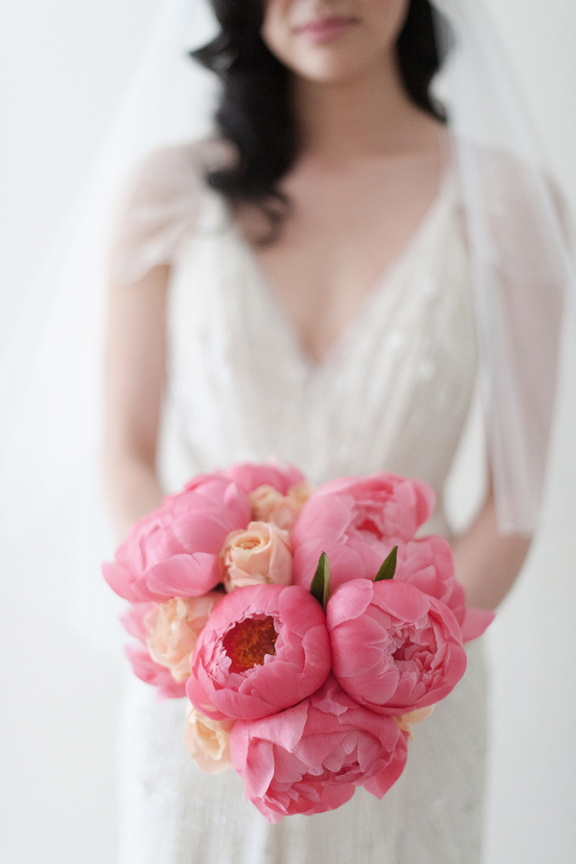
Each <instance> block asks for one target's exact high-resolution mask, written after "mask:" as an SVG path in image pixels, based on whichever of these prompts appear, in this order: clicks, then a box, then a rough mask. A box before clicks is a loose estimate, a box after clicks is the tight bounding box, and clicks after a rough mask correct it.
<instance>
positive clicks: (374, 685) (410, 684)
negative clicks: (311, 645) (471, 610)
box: [326, 579, 466, 714]
mask: <svg viewBox="0 0 576 864" xmlns="http://www.w3.org/2000/svg"><path fill="white" fill-rule="evenodd" d="M326 621H327V625H328V630H329V633H330V645H331V648H332V671H333V673H334V675H335V677H336V678H337V679H338V681H339V683H340V684H341V686H342V687H343V689H344V690H345V691H346V692H347V693H348V694H349V695H350V696H351V697H352V698H353V699H355V700H356V701H357V702H358V703H359V704H361V705H365V706H366V707H367V708H370V709H371V710H372V711H376V712H378V713H382V714H405V713H407V712H409V711H414V710H416V709H417V708H423V707H425V706H427V705H432V704H433V703H434V702H438V701H439V700H440V699H443V698H444V697H445V696H447V695H448V693H450V691H451V690H453V688H454V687H455V686H456V684H457V683H458V681H459V680H460V679H461V678H462V676H463V675H464V672H465V670H466V652H465V651H464V648H463V646H462V636H461V631H460V627H459V625H458V622H457V621H456V618H455V617H454V615H453V614H452V612H451V611H450V610H449V609H448V607H447V606H446V605H445V604H444V603H441V602H440V601H438V600H436V598H434V597H430V596H429V595H428V594H425V593H424V592H422V591H420V590H419V589H418V588H415V587H414V586H412V585H410V584H408V583H406V582H399V581H397V580H396V579H391V580H385V581H381V582H371V581H369V580H368V579H354V580H352V581H350V582H347V583H346V584H344V585H342V586H341V587H340V588H339V589H338V590H337V591H336V592H335V593H334V594H333V595H332V597H331V598H330V600H329V601H328V607H327V611H326Z"/></svg>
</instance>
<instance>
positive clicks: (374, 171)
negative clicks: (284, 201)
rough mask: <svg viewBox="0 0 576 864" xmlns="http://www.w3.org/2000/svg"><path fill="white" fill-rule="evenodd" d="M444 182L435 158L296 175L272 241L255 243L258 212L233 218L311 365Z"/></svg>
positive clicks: (260, 230) (422, 219)
mask: <svg viewBox="0 0 576 864" xmlns="http://www.w3.org/2000/svg"><path fill="white" fill-rule="evenodd" d="M445 179H446V178H445V167H444V166H443V165H442V164H441V163H439V162H438V160H437V159H436V160H433V159H420V160H416V161H414V160H398V161H390V160H388V161H387V162H386V163H384V164H378V165H369V164H368V165H363V166H361V167H360V168H359V169H357V170H356V171H354V172H351V173H339V172H329V173H327V172H326V171H324V172H318V171H316V172H310V171H302V172H301V173H298V174H296V175H294V176H291V177H289V178H288V180H287V182H286V184H285V188H284V189H283V191H284V192H285V193H286V194H287V195H288V197H289V200H290V204H291V209H290V211H289V214H288V216H287V218H286V219H285V221H284V223H283V225H282V230H281V233H280V235H279V237H278V238H277V239H275V241H274V242H272V243H259V242H258V241H259V239H260V238H261V237H263V236H265V235H266V232H267V230H268V225H267V223H266V222H265V220H263V218H262V214H261V213H260V212H259V211H257V210H255V209H254V208H252V209H250V208H247V207H244V208H242V209H239V210H238V211H237V212H236V214H235V218H236V222H237V225H238V229H239V231H240V233H241V235H242V237H243V239H244V241H245V242H246V244H247V245H248V247H249V248H250V251H251V254H252V258H253V260H254V263H255V264H256V266H257V268H258V270H259V271H260V275H261V277H262V281H264V282H265V283H266V284H267V285H268V286H269V288H270V290H271V291H272V292H273V293H274V295H275V298H276V300H277V302H278V303H279V304H280V305H281V306H282V308H283V310H284V311H285V314H286V316H287V317H288V318H289V319H290V321H291V322H292V325H293V327H294V329H295V330H296V332H297V333H298V334H299V339H300V342H301V345H302V348H303V350H305V351H306V352H307V353H308V355H309V356H310V357H311V358H312V359H313V360H314V361H316V362H321V361H322V359H323V357H325V356H326V355H327V353H328V352H329V350H330V347H331V346H332V345H334V344H336V343H337V342H338V340H339V339H340V337H341V336H342V333H343V332H344V330H345V329H346V327H347V326H348V324H349V322H350V321H351V320H353V319H354V318H355V317H356V315H357V314H358V311H359V310H360V309H361V308H362V306H363V304H364V303H365V302H366V300H367V298H368V297H369V296H370V295H371V294H372V293H373V292H375V291H376V290H378V288H379V286H380V285H381V284H382V282H383V281H384V280H385V278H386V276H387V275H388V273H389V272H390V271H391V270H392V269H393V268H394V266H395V265H396V264H397V263H398V261H399V260H401V258H402V257H403V256H404V255H405V254H407V253H408V252H409V251H410V250H411V247H412V244H413V243H414V242H415V241H416V239H417V238H418V237H419V234H420V232H421V231H422V230H423V228H424V227H425V225H426V223H427V221H428V217H429V216H430V215H431V214H432V213H433V211H434V210H435V206H436V204H437V202H438V199H439V197H441V195H442V191H443V185H444V181H445Z"/></svg>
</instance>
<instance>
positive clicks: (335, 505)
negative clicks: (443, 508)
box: [292, 472, 434, 587]
mask: <svg viewBox="0 0 576 864" xmlns="http://www.w3.org/2000/svg"><path fill="white" fill-rule="evenodd" d="M433 505H434V493H433V492H432V490H431V489H430V488H429V487H428V486H427V485H426V484H425V483H422V482H420V481H419V480H410V479H406V478H404V477H399V476H397V475H395V474H389V473H386V472H382V473H379V474H373V475H371V476H369V477H342V478H338V479H337V480H332V481H330V482H329V483H325V484H324V485H323V486H320V487H319V488H318V489H316V491H315V492H313V493H312V495H311V496H310V498H309V499H308V501H307V502H306V504H305V505H304V507H303V508H302V512H301V514H300V517H299V519H298V521H297V523H296V525H295V527H294V531H293V533H292V545H293V548H294V581H295V582H296V583H297V584H299V585H303V586H304V587H309V586H310V582H311V580H312V577H313V575H314V572H315V569H316V563H317V561H318V558H319V556H320V553H321V552H323V551H324V552H326V553H327V555H328V558H329V560H330V569H331V574H332V580H333V585H334V586H335V587H336V586H338V585H340V584H342V583H343V582H345V581H347V580H348V579H353V578H362V577H363V578H369V579H373V578H374V576H375V574H376V573H377V571H378V568H379V566H380V564H381V563H382V561H383V560H384V558H385V557H386V555H387V553H388V552H389V551H390V548H391V546H392V545H394V543H398V542H405V541H407V540H411V539H412V538H413V537H414V535H415V533H416V531H417V530H418V528H419V527H420V526H421V525H422V524H423V523H424V522H425V521H426V520H427V519H428V517H429V516H430V513H431V511H432V507H433ZM391 540H394V543H392V544H391V542H390V541H391Z"/></svg>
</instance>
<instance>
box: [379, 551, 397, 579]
mask: <svg viewBox="0 0 576 864" xmlns="http://www.w3.org/2000/svg"><path fill="white" fill-rule="evenodd" d="M397 558H398V546H394V548H393V549H392V551H391V552H390V554H389V555H388V557H387V558H386V559H385V560H384V561H383V562H382V566H381V567H380V569H379V570H378V573H377V574H376V578H375V579H374V581H375V582H381V581H382V579H393V578H394V574H395V573H396V561H397Z"/></svg>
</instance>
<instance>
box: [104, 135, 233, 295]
mask: <svg viewBox="0 0 576 864" xmlns="http://www.w3.org/2000/svg"><path fill="white" fill-rule="evenodd" d="M220 149H221V148H220V146H219V142H217V141H215V140H205V141H199V142H194V143H185V144H178V145H171V146H168V147H162V148H158V149H156V150H153V151H151V152H150V153H148V154H147V155H146V156H145V157H144V158H143V159H142V160H141V161H140V162H139V163H138V164H137V165H136V166H135V168H134V170H133V171H132V174H131V176H130V177H129V178H128V182H127V183H126V186H125V188H124V189H123V190H122V192H121V194H120V196H119V200H118V204H117V206H116V210H115V213H116V215H115V220H114V224H113V226H112V232H111V240H110V244H109V253H108V277H109V280H110V281H111V282H112V283H113V284H128V283H132V282H136V281H138V280H139V279H141V278H142V277H143V276H144V275H145V274H146V273H147V272H148V271H149V270H151V269H152V267H155V266H157V265H160V264H169V263H170V262H171V261H172V260H173V258H174V256H175V255H176V254H177V251H178V249H179V248H180V246H181V244H182V242H183V241H184V240H185V239H186V238H187V237H189V236H190V234H191V233H193V231H194V228H195V224H196V219H197V215H198V210H199V204H200V201H201V199H202V195H203V194H205V192H206V189H207V187H206V183H205V180H204V175H205V172H206V170H207V169H208V168H209V167H212V164H213V162H214V159H215V158H217V156H218V154H219V151H220Z"/></svg>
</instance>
